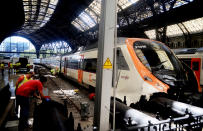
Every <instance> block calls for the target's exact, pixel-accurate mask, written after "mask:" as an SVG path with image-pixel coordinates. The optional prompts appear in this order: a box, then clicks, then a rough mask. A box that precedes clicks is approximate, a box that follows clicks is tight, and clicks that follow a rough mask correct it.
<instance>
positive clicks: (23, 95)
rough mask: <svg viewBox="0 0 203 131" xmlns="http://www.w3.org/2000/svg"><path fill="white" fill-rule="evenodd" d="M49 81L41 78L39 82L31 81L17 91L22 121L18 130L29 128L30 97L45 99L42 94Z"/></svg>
mask: <svg viewBox="0 0 203 131" xmlns="http://www.w3.org/2000/svg"><path fill="white" fill-rule="evenodd" d="M46 81H47V78H46V77H44V76H41V77H40V79H39V80H29V81H27V82H25V83H24V84H22V85H21V86H20V87H19V88H18V89H17V90H16V98H17V102H18V103H19V105H20V107H21V110H20V119H19V125H18V130H19V131H23V130H24V129H25V128H27V127H28V123H27V121H28V117H29V106H30V102H29V97H32V96H36V97H38V98H40V99H42V98H44V94H43V92H42V88H43V84H45V82H46ZM36 92H38V93H39V96H37V95H36Z"/></svg>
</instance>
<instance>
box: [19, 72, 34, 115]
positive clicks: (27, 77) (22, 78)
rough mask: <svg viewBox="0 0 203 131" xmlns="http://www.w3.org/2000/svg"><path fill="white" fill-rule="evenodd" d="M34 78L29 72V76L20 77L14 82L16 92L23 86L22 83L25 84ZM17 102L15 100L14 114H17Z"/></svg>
mask: <svg viewBox="0 0 203 131" xmlns="http://www.w3.org/2000/svg"><path fill="white" fill-rule="evenodd" d="M33 76H34V73H33V72H29V74H26V75H21V76H20V77H19V78H18V80H17V82H16V90H17V89H18V88H19V87H20V86H21V85H23V84H24V83H26V82H27V81H29V80H32V77H33ZM16 90H15V93H16ZM17 101H18V100H17V99H16V108H15V112H16V114H18V106H19V103H18V102H17Z"/></svg>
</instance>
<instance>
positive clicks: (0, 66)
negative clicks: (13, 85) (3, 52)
mask: <svg viewBox="0 0 203 131" xmlns="http://www.w3.org/2000/svg"><path fill="white" fill-rule="evenodd" d="M0 68H1V75H2V76H4V63H3V62H2V63H1V65H0Z"/></svg>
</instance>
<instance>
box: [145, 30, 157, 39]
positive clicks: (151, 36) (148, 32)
mask: <svg viewBox="0 0 203 131" xmlns="http://www.w3.org/2000/svg"><path fill="white" fill-rule="evenodd" d="M144 33H145V34H146V35H147V36H148V37H149V38H150V39H155V38H156V33H155V30H148V31H145V32H144Z"/></svg>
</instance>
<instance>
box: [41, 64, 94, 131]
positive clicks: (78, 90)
mask: <svg viewBox="0 0 203 131" xmlns="http://www.w3.org/2000/svg"><path fill="white" fill-rule="evenodd" d="M38 68H41V69H39V71H38V73H39V74H40V75H44V76H46V77H47V83H46V84H45V86H46V87H47V88H48V90H49V96H50V97H51V99H52V100H54V101H57V102H59V103H61V104H63V105H65V106H66V107H67V114H70V112H72V115H73V117H74V119H75V129H76V127H77V126H78V123H80V124H81V127H82V128H83V129H86V130H89V129H88V128H89V127H91V125H92V124H93V116H94V102H93V101H91V100H89V98H88V91H87V90H85V89H84V88H82V87H81V86H79V85H77V84H75V83H74V82H73V83H72V82H71V83H69V81H67V80H63V79H61V78H59V77H53V76H52V75H50V72H49V71H48V70H47V69H46V68H44V67H41V66H40V67H38ZM67 92H69V93H67ZM70 92H71V93H72V94H70ZM83 104H85V106H87V107H88V108H87V109H86V111H87V113H86V114H85V117H84V113H82V112H83V111H84V108H83V107H84V106H81V105H83ZM84 118H85V119H84Z"/></svg>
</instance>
